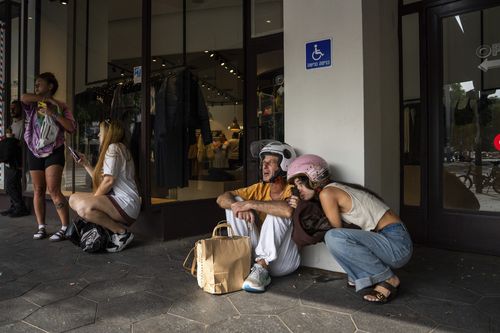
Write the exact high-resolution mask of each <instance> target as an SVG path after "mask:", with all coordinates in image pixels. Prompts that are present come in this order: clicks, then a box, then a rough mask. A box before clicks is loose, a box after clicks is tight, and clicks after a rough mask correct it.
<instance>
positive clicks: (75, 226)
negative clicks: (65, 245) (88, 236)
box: [64, 216, 87, 246]
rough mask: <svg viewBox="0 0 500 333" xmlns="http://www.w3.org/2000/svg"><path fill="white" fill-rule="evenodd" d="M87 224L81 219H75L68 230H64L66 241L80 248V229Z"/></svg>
mask: <svg viewBox="0 0 500 333" xmlns="http://www.w3.org/2000/svg"><path fill="white" fill-rule="evenodd" d="M86 224H87V222H86V221H85V220H84V219H82V218H81V217H79V216H78V217H77V218H75V219H74V220H73V222H71V223H70V224H69V226H68V229H66V233H65V234H64V236H65V237H66V239H69V240H70V241H71V243H73V244H75V245H76V246H80V239H81V238H82V229H83V227H85V225H86Z"/></svg>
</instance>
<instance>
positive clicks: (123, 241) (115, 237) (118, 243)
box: [106, 231, 134, 252]
mask: <svg viewBox="0 0 500 333" xmlns="http://www.w3.org/2000/svg"><path fill="white" fill-rule="evenodd" d="M132 239H134V234H133V233H131V232H128V231H126V232H125V233H123V234H112V235H111V239H110V244H109V245H108V247H107V248H106V251H108V252H120V251H121V250H123V249H124V248H125V247H126V246H127V245H128V244H130V242H131V241H132Z"/></svg>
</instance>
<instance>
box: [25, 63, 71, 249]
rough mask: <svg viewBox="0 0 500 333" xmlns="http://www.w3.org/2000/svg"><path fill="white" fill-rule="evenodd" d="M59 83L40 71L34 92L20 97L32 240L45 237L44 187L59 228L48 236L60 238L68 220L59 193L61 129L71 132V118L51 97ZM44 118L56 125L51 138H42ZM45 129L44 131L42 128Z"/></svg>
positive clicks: (62, 147)
mask: <svg viewBox="0 0 500 333" xmlns="http://www.w3.org/2000/svg"><path fill="white" fill-rule="evenodd" d="M58 87H59V84H58V82H57V79H56V77H55V76H54V74H52V73H48V72H47V73H42V74H40V75H38V76H37V78H36V81H35V94H24V95H23V96H22V98H21V101H22V103H23V108H24V111H25V112H26V128H25V132H24V141H25V142H26V145H27V146H28V167H29V170H30V175H31V179H32V182H33V192H34V195H33V206H34V210H35V216H36V221H37V223H38V231H37V232H36V233H35V234H34V235H33V239H42V238H45V237H47V231H46V227H45V192H46V190H47V189H48V190H49V194H50V197H51V198H52V202H53V203H54V205H55V206H56V210H57V214H58V215H59V218H60V220H61V225H62V226H61V229H60V230H59V231H57V232H56V233H55V234H53V235H52V236H51V237H50V240H51V241H61V240H63V239H64V232H65V231H66V228H67V226H68V222H69V209H68V204H67V201H66V198H65V197H64V195H63V194H62V193H61V179H62V173H63V169H64V164H65V157H64V132H69V133H73V132H74V130H75V119H74V118H73V114H72V112H71V110H70V109H69V108H68V107H67V105H66V104H65V103H63V102H61V101H57V100H55V99H54V95H55V93H56V92H57V88H58ZM46 117H51V118H52V119H53V120H54V123H55V126H56V127H57V128H55V129H53V130H55V131H57V136H56V137H55V140H46V138H45V137H44V133H42V125H43V124H44V120H45V118H46ZM44 132H45V131H44Z"/></svg>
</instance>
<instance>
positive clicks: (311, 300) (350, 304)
mask: <svg viewBox="0 0 500 333" xmlns="http://www.w3.org/2000/svg"><path fill="white" fill-rule="evenodd" d="M345 284H346V281H345V280H336V281H330V282H325V283H321V282H317V283H315V284H313V285H312V286H311V287H309V288H308V289H306V290H305V291H303V292H302V293H301V294H300V299H301V303H302V304H303V305H308V306H312V307H317V308H321V309H324V310H329V311H338V312H343V313H353V312H355V311H357V310H359V309H361V308H362V307H364V306H366V305H367V304H366V302H364V301H363V300H362V299H361V296H359V295H357V294H356V293H355V292H354V289H353V290H347V289H346V288H347V287H345Z"/></svg>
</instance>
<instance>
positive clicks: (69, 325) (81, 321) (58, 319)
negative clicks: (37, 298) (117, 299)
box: [25, 296, 97, 332]
mask: <svg viewBox="0 0 500 333" xmlns="http://www.w3.org/2000/svg"><path fill="white" fill-rule="evenodd" d="M96 308H97V304H96V303H94V302H91V301H87V300H85V299H83V298H81V297H78V296H77V297H72V298H69V299H65V300H62V301H59V302H56V303H52V304H50V305H47V306H44V307H43V308H40V309H39V310H37V311H36V312H34V313H33V314H31V315H30V316H29V317H27V318H26V319H25V321H26V322H27V323H29V324H32V325H35V326H37V327H40V328H42V329H44V330H46V331H49V332H63V331H68V330H70V329H74V328H77V327H81V326H85V325H88V324H91V323H93V322H94V319H95V314H96Z"/></svg>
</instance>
